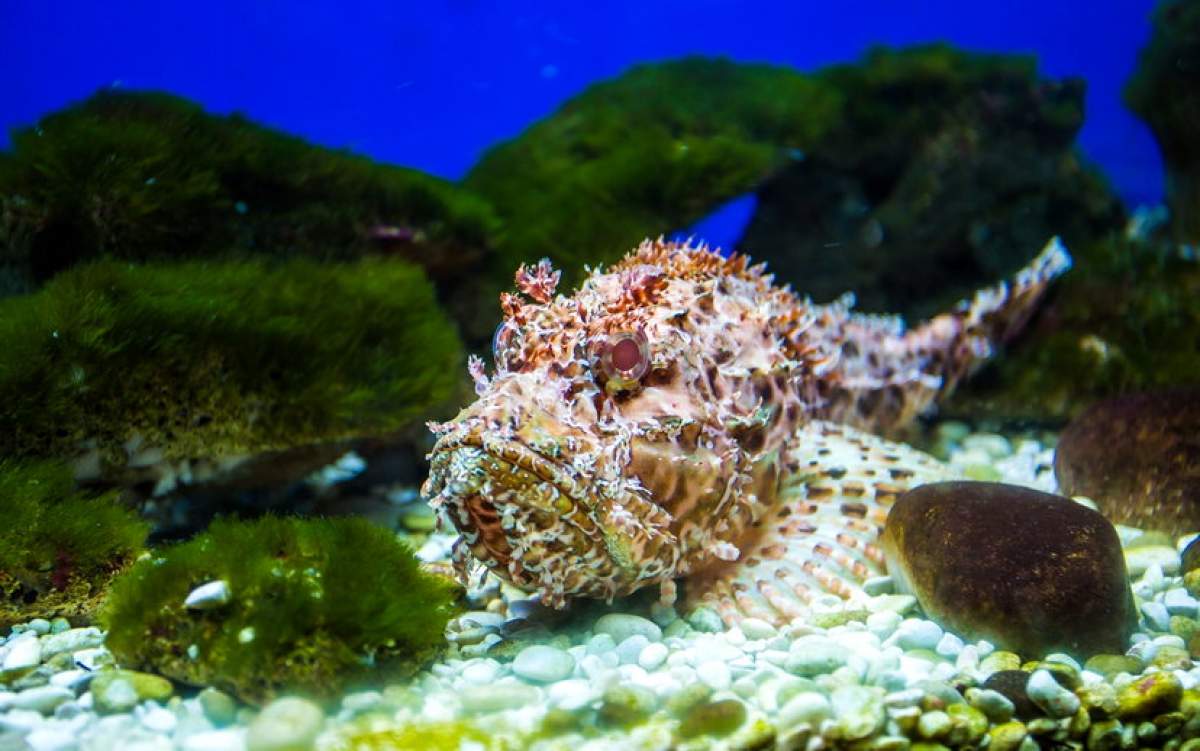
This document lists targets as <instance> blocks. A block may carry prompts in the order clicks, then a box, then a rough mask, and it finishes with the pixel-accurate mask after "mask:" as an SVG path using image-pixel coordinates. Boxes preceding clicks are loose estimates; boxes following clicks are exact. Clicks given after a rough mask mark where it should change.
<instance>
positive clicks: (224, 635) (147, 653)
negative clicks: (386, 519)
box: [101, 517, 456, 702]
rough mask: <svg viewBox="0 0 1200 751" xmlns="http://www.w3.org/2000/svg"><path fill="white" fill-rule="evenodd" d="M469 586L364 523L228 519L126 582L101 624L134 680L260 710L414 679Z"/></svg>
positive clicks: (156, 557) (157, 556) (164, 552)
mask: <svg viewBox="0 0 1200 751" xmlns="http://www.w3.org/2000/svg"><path fill="white" fill-rule="evenodd" d="M455 601H456V585H454V584H453V583H452V582H451V581H450V580H448V579H445V578H443V577H440V576H437V575H434V574H429V573H425V572H424V571H422V570H421V568H420V565H419V563H418V562H417V560H416V558H415V557H414V556H413V555H412V552H411V551H410V550H409V549H408V548H407V547H405V546H404V545H402V544H401V543H400V542H399V541H397V539H396V537H395V535H394V534H393V533H392V532H390V531H388V530H386V529H384V528H382V527H378V526H375V525H373V524H371V523H370V522H367V521H365V520H363V519H357V518H342V519H314V520H300V519H292V518H287V519H285V518H278V517H264V518H261V519H258V520H256V521H253V522H239V521H232V520H219V521H217V522H214V523H213V525H212V526H211V527H210V528H209V530H208V531H207V532H205V533H203V534H201V535H199V536H197V537H196V538H194V539H192V540H191V541H189V542H186V543H181V544H178V545H175V546H171V547H168V548H164V549H160V550H157V551H155V552H154V554H153V555H152V556H150V557H146V558H144V559H143V560H140V561H139V562H138V563H137V564H136V565H134V566H133V567H132V568H131V569H130V570H129V571H128V572H126V573H125V574H123V575H122V576H121V577H119V578H118V579H117V580H116V582H114V584H113V587H112V592H111V593H110V595H109V598H108V601H107V602H106V604H105V607H104V610H103V612H102V614H101V622H102V623H103V625H104V627H105V628H107V629H108V640H107V646H108V648H109V649H110V650H112V652H113V654H114V655H115V656H116V657H117V659H118V660H119V661H120V663H121V664H122V665H123V666H125V667H130V668H135V669H139V670H148V671H152V672H156V673H159V674H161V675H164V676H167V677H169V678H172V679H174V680H178V681H182V682H184V683H189V684H193V685H210V686H216V687H218V688H221V689H222V690H226V691H229V692H231V693H235V694H237V695H238V696H240V697H241V698H243V699H245V700H247V701H252V702H263V701H266V700H268V699H270V698H273V697H274V696H276V695H278V694H280V693H283V692H287V693H298V694H303V695H308V696H311V697H314V698H328V697H332V696H335V695H337V693H338V692H339V691H341V690H343V689H344V688H346V687H347V686H350V685H354V684H357V683H362V682H368V681H373V680H383V679H386V678H395V677H397V676H400V675H406V674H409V673H411V672H413V671H415V670H416V668H418V667H419V666H420V665H421V664H423V662H424V661H425V660H427V659H429V658H431V657H432V656H433V655H434V654H435V653H436V651H437V649H438V647H439V646H440V645H441V644H443V643H444V636H443V630H444V628H445V625H446V621H447V620H448V619H449V618H450V617H451V616H452V615H453V614H454V612H455V608H456V605H455Z"/></svg>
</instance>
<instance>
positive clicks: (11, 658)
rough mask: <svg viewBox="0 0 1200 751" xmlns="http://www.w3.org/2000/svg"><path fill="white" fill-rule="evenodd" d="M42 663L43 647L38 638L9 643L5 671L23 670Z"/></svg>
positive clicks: (5, 658)
mask: <svg viewBox="0 0 1200 751" xmlns="http://www.w3.org/2000/svg"><path fill="white" fill-rule="evenodd" d="M41 663H42V645H41V642H39V641H38V640H37V639H36V638H28V639H17V640H16V641H15V642H14V641H9V643H8V654H7V655H5V656H4V664H3V668H2V669H4V670H23V669H25V668H32V667H36V666H38V665H40V664H41Z"/></svg>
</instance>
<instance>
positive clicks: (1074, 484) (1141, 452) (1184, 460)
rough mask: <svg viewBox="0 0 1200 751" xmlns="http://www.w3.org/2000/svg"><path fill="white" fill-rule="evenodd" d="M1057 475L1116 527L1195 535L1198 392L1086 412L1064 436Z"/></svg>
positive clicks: (1142, 396)
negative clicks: (1123, 525)
mask: <svg viewBox="0 0 1200 751" xmlns="http://www.w3.org/2000/svg"><path fill="white" fill-rule="evenodd" d="M1054 474H1055V475H1056V476H1057V478H1058V484H1059V487H1061V488H1062V491H1063V492H1064V493H1066V494H1068V495H1083V496H1087V497H1088V498H1091V499H1092V500H1093V501H1095V502H1096V505H1097V506H1098V507H1099V509H1100V511H1101V512H1103V513H1104V515H1105V516H1107V517H1108V518H1109V519H1110V520H1112V521H1113V522H1115V523H1118V524H1128V525H1131V526H1134V527H1140V528H1143V529H1155V530H1161V531H1163V532H1168V533H1170V534H1173V535H1178V534H1183V533H1185V532H1197V531H1200V386H1191V387H1181V388H1176V389H1167V390H1162V391H1154V392H1145V393H1138V394H1129V395H1126V396H1121V397H1117V398H1115V399H1109V400H1107V401H1103V402H1100V403H1098V404H1095V405H1093V406H1091V407H1090V408H1088V409H1087V410H1086V411H1085V412H1084V413H1083V414H1081V415H1080V416H1079V417H1077V418H1076V419H1075V420H1074V421H1072V422H1071V424H1070V425H1068V426H1067V429H1066V430H1064V431H1063V433H1062V436H1061V437H1060V439H1059V443H1058V451H1057V453H1056V455H1055V458H1054Z"/></svg>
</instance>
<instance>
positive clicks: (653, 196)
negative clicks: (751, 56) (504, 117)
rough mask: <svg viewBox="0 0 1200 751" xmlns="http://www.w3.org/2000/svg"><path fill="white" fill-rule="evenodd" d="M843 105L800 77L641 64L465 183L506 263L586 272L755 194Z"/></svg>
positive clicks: (496, 151) (500, 150) (694, 60)
mask: <svg viewBox="0 0 1200 751" xmlns="http://www.w3.org/2000/svg"><path fill="white" fill-rule="evenodd" d="M839 107H840V96H839V94H838V92H837V91H836V90H834V89H833V88H832V87H830V86H828V85H826V84H825V83H824V82H822V81H819V80H815V79H813V78H811V77H809V76H806V75H804V74H801V73H799V72H797V71H794V70H790V69H787V68H782V67H775V66H769V65H749V64H739V63H735V62H733V61H730V60H724V59H707V58H700V57H690V58H685V59H682V60H676V61H671V62H666V63H658V64H649V65H639V66H636V67H634V68H631V69H630V70H629V71H628V72H626V73H625V74H624V75H622V76H620V77H619V78H616V79H614V80H612V81H608V82H605V83H601V84H598V85H596V86H593V87H591V88H589V89H588V90H587V91H585V92H583V93H582V94H580V95H579V96H577V97H575V98H573V99H571V100H570V101H568V102H567V103H566V104H564V105H563V106H562V107H561V108H560V109H559V110H558V112H556V113H555V114H554V115H552V116H550V117H548V118H546V119H545V120H542V121H541V122H538V123H536V124H535V125H533V126H532V127H530V128H529V129H527V130H526V131H525V132H524V133H523V134H521V136H519V137H518V138H516V139H514V140H511V141H508V142H506V143H503V144H500V145H499V146H496V147H495V148H493V149H491V150H490V151H489V152H488V153H487V154H485V155H484V157H483V159H481V160H480V162H479V163H478V164H477V165H476V166H475V167H474V168H473V169H472V170H471V172H470V173H469V174H468V175H467V177H466V180H465V185H466V186H467V187H468V188H470V189H472V190H475V191H476V192H478V193H479V194H481V195H483V196H484V197H485V198H487V199H488V200H490V201H491V202H492V204H493V205H494V206H495V207H496V211H497V213H498V214H499V215H500V216H501V217H502V218H503V220H504V222H505V229H504V231H503V234H502V236H501V237H500V238H499V240H498V244H497V247H498V250H499V251H500V253H499V255H500V259H501V263H502V265H505V266H507V267H509V268H515V267H516V265H517V263H519V262H522V261H530V260H535V259H537V258H539V257H541V256H547V257H549V258H550V259H551V260H552V261H553V262H554V265H555V267H556V268H560V269H563V270H564V271H565V276H566V279H565V280H564V282H565V283H573V282H575V281H578V279H579V273H580V272H581V270H582V267H583V264H585V263H588V264H596V263H602V262H609V261H612V260H615V258H616V257H617V255H618V254H620V253H623V252H624V249H625V248H629V247H632V246H633V245H636V244H637V243H638V242H639V241H641V240H642V239H643V238H645V237H646V236H655V235H658V234H662V233H665V232H669V231H671V230H673V229H677V228H680V227H683V226H686V225H687V224H689V223H691V222H693V221H695V220H697V219H700V218H701V217H703V216H705V215H706V214H708V213H709V212H710V211H712V210H713V209H714V208H716V207H717V206H718V205H719V204H720V203H721V202H723V201H725V200H728V199H730V198H733V197H736V196H738V195H740V194H743V193H745V192H747V191H749V190H752V189H753V188H754V187H755V186H756V185H757V184H758V183H759V182H760V181H761V180H762V179H763V178H765V177H766V176H767V175H769V174H771V173H772V172H773V171H775V170H776V169H778V168H779V167H780V166H781V165H783V164H785V163H786V162H787V161H789V160H790V159H792V158H794V157H795V156H796V155H797V154H799V153H800V151H801V150H807V149H809V148H810V147H811V146H812V145H813V144H814V143H816V142H817V140H818V139H819V137H820V136H822V135H823V134H824V133H825V131H826V129H827V128H828V127H830V125H831V124H832V123H833V122H834V121H835V120H836V118H835V113H836V112H837V111H838V108H839Z"/></svg>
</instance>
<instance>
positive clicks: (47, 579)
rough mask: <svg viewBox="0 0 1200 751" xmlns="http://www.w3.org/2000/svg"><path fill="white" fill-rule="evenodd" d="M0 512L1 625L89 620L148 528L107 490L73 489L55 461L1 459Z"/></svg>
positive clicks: (63, 468)
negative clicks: (40, 621)
mask: <svg viewBox="0 0 1200 751" xmlns="http://www.w3.org/2000/svg"><path fill="white" fill-rule="evenodd" d="M0 519H3V524H0V630H3V629H7V628H8V627H9V626H11V625H12V624H14V623H23V622H25V621H28V620H31V619H33V618H46V619H52V618H58V617H65V618H68V619H70V620H71V621H72V622H74V623H75V624H77V625H78V624H80V623H86V622H89V621H90V620H91V617H92V614H93V613H94V612H95V610H96V608H97V606H98V605H99V604H100V603H101V602H102V601H103V599H104V594H105V591H106V588H107V587H108V584H109V583H110V581H111V580H112V578H113V576H115V575H116V574H117V573H118V572H119V571H121V570H122V569H123V568H125V567H126V566H127V565H129V564H130V563H131V562H132V561H133V559H134V557H135V556H136V555H137V554H138V553H139V552H140V551H141V549H142V544H143V543H144V542H145V539H146V533H147V532H148V525H147V524H146V523H145V522H143V521H141V520H140V519H139V518H138V516H137V514H135V513H134V512H133V511H130V510H129V509H127V508H125V507H123V506H121V505H120V504H119V503H118V502H117V500H116V499H115V497H114V496H113V495H112V494H106V495H97V494H94V493H86V492H80V491H77V490H76V489H75V480H74V478H73V477H72V476H71V469H70V468H69V467H67V466H66V465H64V464H61V463H57V462H32V463H17V462H13V461H11V460H9V461H0Z"/></svg>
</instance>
